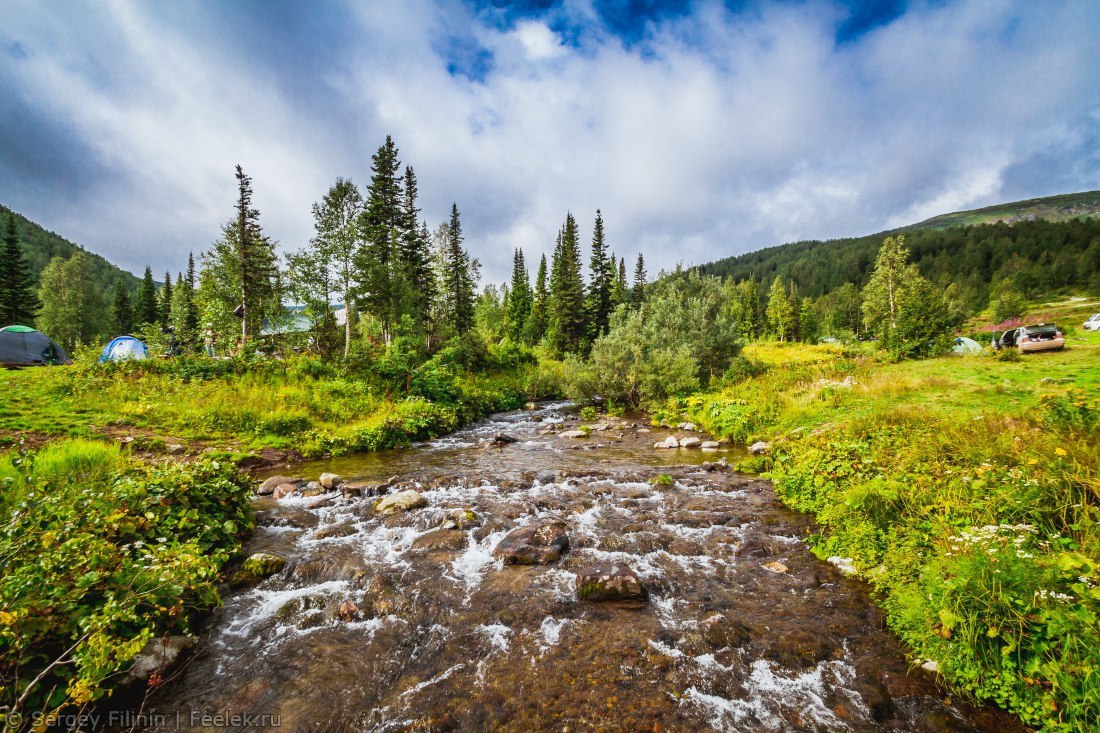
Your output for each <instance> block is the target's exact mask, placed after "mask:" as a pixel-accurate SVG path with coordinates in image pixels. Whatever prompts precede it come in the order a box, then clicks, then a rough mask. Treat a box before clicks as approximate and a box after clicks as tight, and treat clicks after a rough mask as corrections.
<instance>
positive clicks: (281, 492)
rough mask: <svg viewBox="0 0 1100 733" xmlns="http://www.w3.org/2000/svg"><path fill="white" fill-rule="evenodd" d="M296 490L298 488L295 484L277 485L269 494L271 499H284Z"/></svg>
mask: <svg viewBox="0 0 1100 733" xmlns="http://www.w3.org/2000/svg"><path fill="white" fill-rule="evenodd" d="M297 490H298V486H297V485H296V484H279V485H278V486H276V487H275V490H274V491H272V492H271V498H273V499H285V498H286V497H288V496H291V495H292V494H293V493H294V492H295V491H297Z"/></svg>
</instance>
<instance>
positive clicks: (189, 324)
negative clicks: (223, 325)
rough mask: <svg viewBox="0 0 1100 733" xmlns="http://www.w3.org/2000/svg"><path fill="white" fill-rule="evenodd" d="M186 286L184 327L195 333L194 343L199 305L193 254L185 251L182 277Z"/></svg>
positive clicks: (197, 330) (197, 331)
mask: <svg viewBox="0 0 1100 733" xmlns="http://www.w3.org/2000/svg"><path fill="white" fill-rule="evenodd" d="M183 282H184V285H185V286H186V287H187V300H188V308H187V313H186V319H185V322H184V327H185V328H186V329H187V330H188V331H190V332H191V333H193V334H194V335H195V339H196V343H197V340H198V335H199V305H198V303H197V302H196V301H195V256H194V254H192V253H191V252H188V253H187V276H186V277H185V278H184V281H183Z"/></svg>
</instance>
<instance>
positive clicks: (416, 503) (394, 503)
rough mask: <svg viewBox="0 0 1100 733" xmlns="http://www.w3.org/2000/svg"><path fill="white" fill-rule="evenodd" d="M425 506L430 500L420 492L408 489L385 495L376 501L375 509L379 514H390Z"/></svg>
mask: <svg viewBox="0 0 1100 733" xmlns="http://www.w3.org/2000/svg"><path fill="white" fill-rule="evenodd" d="M425 506H428V500H427V499H425V498H424V497H423V496H421V495H420V492H418V491H415V490H413V489H409V490H408V491H398V492H397V493H395V494H388V495H386V496H383V497H382V498H381V499H379V500H378V501H376V502H374V511H375V512H376V513H378V514H382V515H386V516H388V515H390V514H396V513H397V512H407V511H410V510H412V509H419V508H421V507H425Z"/></svg>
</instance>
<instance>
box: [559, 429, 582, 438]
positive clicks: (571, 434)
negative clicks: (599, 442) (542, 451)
mask: <svg viewBox="0 0 1100 733" xmlns="http://www.w3.org/2000/svg"><path fill="white" fill-rule="evenodd" d="M561 437H563V438H587V437H588V433H586V432H584V431H583V430H566V431H565V432H564V433H562V434H561Z"/></svg>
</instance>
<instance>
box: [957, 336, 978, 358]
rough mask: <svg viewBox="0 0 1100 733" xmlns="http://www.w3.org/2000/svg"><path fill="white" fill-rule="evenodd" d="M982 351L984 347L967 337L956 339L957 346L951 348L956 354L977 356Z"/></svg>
mask: <svg viewBox="0 0 1100 733" xmlns="http://www.w3.org/2000/svg"><path fill="white" fill-rule="evenodd" d="M981 350H982V345H981V344H979V343H978V342H977V341H975V340H974V339H969V338H967V337H965V336H957V337H955V345H954V346H952V347H951V352H952V353H954V354H977V353H980V352H981Z"/></svg>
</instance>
